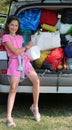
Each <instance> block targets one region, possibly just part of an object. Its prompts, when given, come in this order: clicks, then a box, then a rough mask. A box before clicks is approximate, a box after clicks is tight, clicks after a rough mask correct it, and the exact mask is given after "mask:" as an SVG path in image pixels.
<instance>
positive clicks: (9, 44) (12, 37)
mask: <svg viewBox="0 0 72 130" xmlns="http://www.w3.org/2000/svg"><path fill="white" fill-rule="evenodd" d="M23 42H24V40H23V37H22V36H21V31H20V22H19V20H18V17H17V16H13V15H12V16H9V18H8V20H7V22H6V26H5V34H4V36H3V45H4V46H5V48H6V50H7V54H8V57H9V63H8V69H7V75H8V76H9V77H10V90H9V95H8V103H7V125H8V126H12V127H16V124H15V123H14V121H13V118H12V109H13V105H14V101H15V95H16V91H17V87H18V84H19V81H20V77H21V71H19V70H17V68H18V55H23V56H24V60H25V68H24V70H25V71H24V74H25V75H26V76H27V77H28V78H29V79H30V80H31V82H32V84H33V104H32V105H31V107H30V110H31V111H32V112H33V114H34V118H35V120H36V121H40V113H39V110H38V100H39V91H40V81H39V78H38V75H37V73H36V72H35V70H34V68H33V67H32V65H31V63H30V61H29V59H28V58H27V57H26V55H25V51H26V50H27V49H28V48H30V47H31V46H32V45H33V43H32V42H31V41H30V42H29V43H28V44H27V45H26V46H24V47H22V44H23Z"/></svg>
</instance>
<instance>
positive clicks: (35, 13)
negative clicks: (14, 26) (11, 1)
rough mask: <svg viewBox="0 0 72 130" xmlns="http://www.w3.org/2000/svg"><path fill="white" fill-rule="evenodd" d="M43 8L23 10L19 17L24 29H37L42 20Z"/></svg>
mask: <svg viewBox="0 0 72 130" xmlns="http://www.w3.org/2000/svg"><path fill="white" fill-rule="evenodd" d="M40 15H41V9H36V8H34V9H27V10H24V11H22V12H21V13H20V14H19V15H18V17H19V20H20V26H21V28H22V29H28V30H37V28H38V25H39V22H40Z"/></svg>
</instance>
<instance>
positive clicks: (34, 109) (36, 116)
mask: <svg viewBox="0 0 72 130" xmlns="http://www.w3.org/2000/svg"><path fill="white" fill-rule="evenodd" d="M30 110H31V111H32V113H33V114H34V119H35V120H36V121H40V120H41V119H40V113H39V111H38V107H34V106H33V104H32V105H31V107H30Z"/></svg>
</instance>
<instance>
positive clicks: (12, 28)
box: [8, 20, 19, 35]
mask: <svg viewBox="0 0 72 130" xmlns="http://www.w3.org/2000/svg"><path fill="white" fill-rule="evenodd" d="M8 28H9V33H10V34H11V35H16V32H17V31H18V28H19V23H18V21H17V20H13V21H11V22H10V23H9V24H8Z"/></svg>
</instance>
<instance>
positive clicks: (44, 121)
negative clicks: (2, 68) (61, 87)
mask: <svg viewBox="0 0 72 130" xmlns="http://www.w3.org/2000/svg"><path fill="white" fill-rule="evenodd" d="M0 99H1V98H0ZM71 99H72V95H71V96H68V95H67V96H66V95H65V96H64V95H60V96H59V95H45V94H42V95H41V96H40V102H39V107H40V113H41V121H40V122H36V121H35V120H34V119H33V115H32V113H31V111H30V110H29V106H30V105H31V102H32V96H31V95H17V97H16V102H15V105H14V109H13V117H14V120H15V122H16V124H17V127H16V128H15V130H72V100H71ZM3 101H4V103H3ZM6 101H7V96H6V97H5V99H3V98H2V103H1V105H0V130H8V129H9V130H12V129H13V128H8V127H7V126H6Z"/></svg>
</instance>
